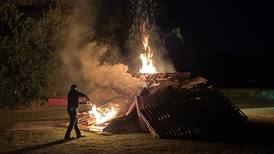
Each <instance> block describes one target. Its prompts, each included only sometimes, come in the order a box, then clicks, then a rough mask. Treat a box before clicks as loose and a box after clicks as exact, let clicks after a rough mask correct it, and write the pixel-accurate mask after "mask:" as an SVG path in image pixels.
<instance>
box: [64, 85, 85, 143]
mask: <svg viewBox="0 0 274 154" xmlns="http://www.w3.org/2000/svg"><path fill="white" fill-rule="evenodd" d="M79 97H85V98H86V99H87V100H88V101H89V98H88V96H87V95H86V94H84V93H82V92H80V91H78V90H77V86H76V85H75V84H73V85H71V87H70V91H69V93H68V105H67V112H68V114H69V126H68V128H67V131H66V134H65V137H64V139H65V140H69V139H72V138H71V137H70V133H71V130H72V128H73V127H74V129H75V133H76V137H77V138H80V137H85V136H84V135H82V134H81V131H80V129H79V127H78V117H77V114H78V111H77V109H78V106H79V102H78V100H79Z"/></svg>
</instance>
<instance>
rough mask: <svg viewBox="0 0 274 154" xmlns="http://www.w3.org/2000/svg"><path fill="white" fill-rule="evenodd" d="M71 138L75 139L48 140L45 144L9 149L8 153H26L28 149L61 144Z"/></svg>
mask: <svg viewBox="0 0 274 154" xmlns="http://www.w3.org/2000/svg"><path fill="white" fill-rule="evenodd" d="M72 140H76V139H71V140H64V139H61V140H57V141H53V142H49V143H46V144H40V145H34V146H29V147H26V148H23V149H18V150H14V151H10V152H8V154H17V153H27V152H29V151H33V150H39V149H42V148H46V147H50V146H54V145H59V144H63V143H66V142H69V141H72Z"/></svg>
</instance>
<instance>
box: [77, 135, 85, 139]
mask: <svg viewBox="0 0 274 154" xmlns="http://www.w3.org/2000/svg"><path fill="white" fill-rule="evenodd" d="M81 137H86V135H80V136H77V138H81Z"/></svg>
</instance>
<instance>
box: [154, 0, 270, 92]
mask: <svg viewBox="0 0 274 154" xmlns="http://www.w3.org/2000/svg"><path fill="white" fill-rule="evenodd" d="M158 4H159V8H160V10H162V11H161V12H160V14H159V16H158V17H157V22H158V25H159V27H160V29H161V30H162V31H163V32H168V31H170V30H171V29H172V28H176V27H179V28H180V29H181V31H182V35H183V37H184V43H182V42H180V41H179V40H176V39H167V41H166V48H167V49H168V51H169V54H170V56H171V58H172V60H173V62H174V64H175V67H176V69H177V70H178V71H191V72H192V73H194V74H196V75H201V76H204V77H207V78H208V79H209V80H211V81H213V82H215V83H216V84H217V85H219V86H225V87H264V88H269V87H272V88H274V75H273V74H274V73H273V71H274V68H273V66H274V60H273V58H274V56H272V55H273V54H272V53H273V51H274V46H273V41H274V39H273V37H274V7H273V6H274V5H273V2H271V1H265V2H264V1H256V2H252V1H235V0H232V1H207V0H176V1H165V0H159V1H158Z"/></svg>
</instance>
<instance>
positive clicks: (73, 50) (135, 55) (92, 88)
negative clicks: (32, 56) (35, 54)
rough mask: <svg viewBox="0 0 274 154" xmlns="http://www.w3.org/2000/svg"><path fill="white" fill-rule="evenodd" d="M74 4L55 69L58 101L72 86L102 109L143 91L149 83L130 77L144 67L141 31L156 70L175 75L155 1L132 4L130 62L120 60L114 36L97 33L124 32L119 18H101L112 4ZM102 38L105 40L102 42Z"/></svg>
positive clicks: (126, 58) (88, 1)
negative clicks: (124, 95) (125, 95)
mask: <svg viewBox="0 0 274 154" xmlns="http://www.w3.org/2000/svg"><path fill="white" fill-rule="evenodd" d="M75 2H76V3H75V4H73V6H74V8H75V9H74V11H73V13H72V14H71V15H70V22H69V24H68V34H67V36H66V38H65V40H66V43H65V46H64V48H63V49H62V50H60V51H58V54H59V58H60V62H59V63H60V65H59V67H58V68H56V72H57V75H55V77H54V80H55V85H54V87H55V91H56V92H55V93H56V94H55V95H56V96H62V97H65V96H66V94H67V92H68V90H69V88H70V85H71V84H76V85H78V88H79V89H80V90H81V91H83V92H84V93H86V94H88V96H89V97H90V98H91V99H92V101H94V103H97V104H98V105H99V104H104V103H106V102H107V101H109V100H113V99H115V98H119V96H120V94H121V93H123V92H124V91H127V90H128V89H131V88H141V87H143V86H144V85H145V83H144V81H143V80H142V79H137V78H134V77H132V75H131V74H130V73H128V72H135V73H136V72H138V71H139V69H140V67H141V61H140V59H139V55H140V53H141V52H143V49H142V36H141V34H142V29H141V28H140V27H141V26H143V25H144V26H145V28H144V29H143V30H145V32H146V33H148V34H149V35H150V38H149V39H150V40H149V41H150V46H151V48H152V49H153V50H154V53H155V62H156V63H155V66H156V68H157V69H158V71H159V72H174V71H175V69H174V67H173V65H172V63H171V62H170V61H169V60H168V56H167V51H166V50H165V48H164V46H163V42H164V41H163V39H161V38H162V37H161V35H160V33H159V28H158V27H157V24H156V22H155V19H154V12H153V6H154V5H155V3H154V2H153V1H152V0H149V1H146V0H134V1H133V0H132V4H133V8H132V10H133V12H134V20H133V23H132V26H131V28H130V29H129V33H130V36H129V39H128V41H127V43H126V46H125V48H126V49H125V50H127V51H130V54H129V55H127V56H123V54H121V48H120V47H119V45H118V43H116V41H115V39H113V37H112V36H111V35H109V36H108V35H107V33H103V32H102V31H100V30H99V31H100V32H99V35H98V27H99V28H100V29H101V30H105V31H108V32H112V31H117V29H119V26H121V25H120V24H119V22H117V21H116V17H114V16H112V15H110V19H107V18H106V17H108V15H109V14H106V12H103V13H102V11H108V10H107V8H105V6H106V5H105V4H107V3H109V0H100V1H98V0H78V1H75ZM119 20H121V17H119ZM114 21H115V22H114ZM100 34H101V35H104V37H103V38H102V37H100ZM125 62H127V63H125ZM128 66H129V67H130V70H129V67H128Z"/></svg>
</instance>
